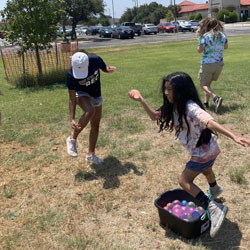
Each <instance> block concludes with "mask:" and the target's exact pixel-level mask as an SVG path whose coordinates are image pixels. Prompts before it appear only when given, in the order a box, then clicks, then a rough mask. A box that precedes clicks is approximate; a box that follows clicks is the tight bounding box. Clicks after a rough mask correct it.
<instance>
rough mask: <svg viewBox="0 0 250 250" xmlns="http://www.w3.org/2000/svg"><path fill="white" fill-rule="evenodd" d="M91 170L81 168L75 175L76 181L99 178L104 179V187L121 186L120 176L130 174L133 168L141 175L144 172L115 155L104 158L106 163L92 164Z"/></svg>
mask: <svg viewBox="0 0 250 250" xmlns="http://www.w3.org/2000/svg"><path fill="white" fill-rule="evenodd" d="M91 168H92V170H93V171H91V172H83V171H82V170H79V171H78V173H77V174H76V175H75V180H76V181H92V180H96V179H99V178H103V179H104V183H103V188H105V189H110V188H118V187H119V186H120V180H119V178H118V177H119V176H122V175H126V174H128V173H129V172H130V171H131V170H132V171H133V172H134V173H135V174H136V175H139V176H141V175H142V174H143V173H142V172H140V171H138V169H137V167H136V166H135V165H134V164H132V163H130V162H126V163H125V164H122V163H121V162H120V161H119V160H118V159H117V158H115V157H113V156H108V157H107V158H105V159H104V163H102V164H99V165H95V164H92V165H91Z"/></svg>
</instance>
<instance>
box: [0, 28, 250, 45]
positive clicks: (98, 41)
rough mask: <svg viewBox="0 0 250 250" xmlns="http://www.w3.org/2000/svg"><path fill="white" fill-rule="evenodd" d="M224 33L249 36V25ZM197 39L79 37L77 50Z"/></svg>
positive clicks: (187, 34)
mask: <svg viewBox="0 0 250 250" xmlns="http://www.w3.org/2000/svg"><path fill="white" fill-rule="evenodd" d="M225 33H226V34H227V35H228V36H233V35H244V34H245V35H247V34H250V24H246V23H236V24H226V25H225ZM193 39H198V37H197V35H196V33H193V32H178V33H158V34H156V35H155V34H150V35H141V36H137V35H136V36H135V37H134V39H111V38H100V37H99V35H85V34H84V35H81V36H79V37H78V41H79V48H98V47H114V46H123V45H129V44H146V43H159V42H166V41H179V40H193ZM6 46H11V45H10V44H8V42H6V41H5V40H4V39H0V47H6Z"/></svg>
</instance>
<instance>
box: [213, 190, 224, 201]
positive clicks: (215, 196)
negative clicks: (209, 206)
mask: <svg viewBox="0 0 250 250" xmlns="http://www.w3.org/2000/svg"><path fill="white" fill-rule="evenodd" d="M222 192H223V190H220V192H219V193H218V194H215V195H214V196H212V197H211V199H212V200H214V199H216V198H217V197H218V196H219V195H220V194H222Z"/></svg>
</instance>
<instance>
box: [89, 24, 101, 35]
mask: <svg viewBox="0 0 250 250" xmlns="http://www.w3.org/2000/svg"><path fill="white" fill-rule="evenodd" d="M99 30H100V27H98V26H89V27H88V28H87V30H86V35H96V34H98V33H99Z"/></svg>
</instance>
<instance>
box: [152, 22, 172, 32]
mask: <svg viewBox="0 0 250 250" xmlns="http://www.w3.org/2000/svg"><path fill="white" fill-rule="evenodd" d="M156 28H157V29H158V32H164V33H165V32H168V33H170V32H174V31H175V25H174V24H172V23H159V24H158V25H157V26H156Z"/></svg>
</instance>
